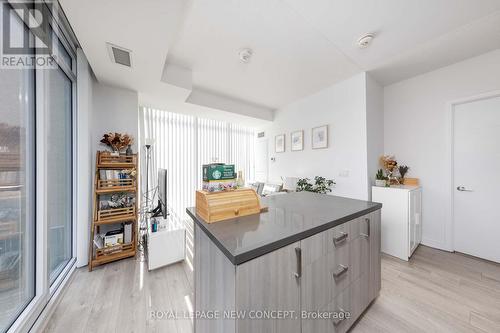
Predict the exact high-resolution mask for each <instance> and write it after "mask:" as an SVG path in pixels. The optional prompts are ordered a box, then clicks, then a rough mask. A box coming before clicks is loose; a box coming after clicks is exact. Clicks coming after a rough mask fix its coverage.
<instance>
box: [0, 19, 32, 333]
mask: <svg viewBox="0 0 500 333" xmlns="http://www.w3.org/2000/svg"><path fill="white" fill-rule="evenodd" d="M10 23H11V25H10V35H11V39H13V40H11V42H13V43H17V44H20V45H22V40H23V37H24V35H25V34H30V32H29V31H28V29H27V28H26V26H25V25H24V23H23V22H22V21H21V19H20V18H19V17H18V16H17V15H13V14H11V19H10ZM34 124H35V70H34V69H0V332H4V331H6V330H7V329H8V328H9V327H10V325H11V324H12V323H13V322H14V321H15V320H16V318H17V317H18V316H19V314H20V313H21V312H22V311H23V310H24V308H25V307H26V306H27V305H28V303H29V302H30V301H31V300H32V299H33V297H34V296H35V268H36V267H35V176H34V174H35V171H34V168H35V126H34Z"/></svg>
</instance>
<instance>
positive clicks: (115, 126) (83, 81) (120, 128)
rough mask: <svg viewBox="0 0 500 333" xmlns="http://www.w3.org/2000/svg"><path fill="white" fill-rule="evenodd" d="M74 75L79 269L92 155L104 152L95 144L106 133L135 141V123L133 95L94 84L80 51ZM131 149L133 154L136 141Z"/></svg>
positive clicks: (84, 254) (84, 253)
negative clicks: (120, 134) (121, 134)
mask: <svg viewBox="0 0 500 333" xmlns="http://www.w3.org/2000/svg"><path fill="white" fill-rule="evenodd" d="M77 74H78V76H77V80H78V81H77V108H78V111H77V155H78V164H77V181H76V182H77V184H76V185H77V199H76V200H77V207H76V214H77V222H76V238H77V239H76V259H77V261H76V265H77V267H81V266H85V265H87V264H88V259H89V258H88V246H89V231H90V222H91V219H92V196H93V181H94V172H95V153H96V151H97V150H103V149H106V147H105V146H103V145H101V144H99V141H100V139H101V138H102V135H103V134H104V133H106V132H109V131H113V132H121V133H129V134H131V135H132V136H133V137H134V139H135V140H137V139H138V138H139V134H138V129H139V122H138V96H137V93H136V92H133V91H129V90H125V89H121V88H115V87H111V86H107V85H104V84H100V83H98V82H97V80H96V79H95V77H94V74H93V72H92V69H91V68H90V66H89V64H88V62H87V59H86V58H85V54H84V53H83V52H82V51H81V50H78V56H77ZM132 148H133V150H134V152H137V141H136V142H135V144H134V145H133V147H132Z"/></svg>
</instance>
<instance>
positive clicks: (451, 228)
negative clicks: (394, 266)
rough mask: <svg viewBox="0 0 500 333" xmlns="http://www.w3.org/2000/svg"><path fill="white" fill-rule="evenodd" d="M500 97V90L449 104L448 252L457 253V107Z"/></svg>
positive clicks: (446, 234)
mask: <svg viewBox="0 0 500 333" xmlns="http://www.w3.org/2000/svg"><path fill="white" fill-rule="evenodd" d="M496 97H500V90H492V91H488V92H485V93H481V94H477V95H472V96H469V97H464V98H460V99H456V100H453V101H451V102H448V103H447V111H448V112H447V116H448V140H449V142H448V149H449V151H448V165H449V170H450V176H449V179H448V181H449V191H450V192H449V195H450V212H449V219H448V221H447V223H446V226H445V244H444V245H445V246H446V249H447V250H448V251H451V252H455V184H454V181H455V165H454V157H455V156H454V154H453V152H454V150H455V149H454V148H455V140H454V138H455V107H456V106H457V105H461V104H466V103H472V102H477V101H481V100H485V99H490V98H496Z"/></svg>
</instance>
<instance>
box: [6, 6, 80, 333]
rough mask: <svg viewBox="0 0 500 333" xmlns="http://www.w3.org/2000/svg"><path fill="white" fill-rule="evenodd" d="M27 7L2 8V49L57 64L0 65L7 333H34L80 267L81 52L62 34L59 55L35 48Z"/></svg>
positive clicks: (57, 34)
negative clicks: (76, 167)
mask: <svg viewBox="0 0 500 333" xmlns="http://www.w3.org/2000/svg"><path fill="white" fill-rule="evenodd" d="M39 4H40V6H45V5H44V4H42V3H39ZM28 5H29V4H24V3H22V4H21V3H20V4H17V3H16V5H15V6H14V5H13V4H11V3H9V2H2V3H1V4H0V8H1V9H2V12H0V28H2V29H5V30H7V32H8V33H5V35H8V36H9V38H8V39H5V35H4V34H2V35H1V36H0V37H1V38H4V40H2V46H3V47H4V48H3V49H2V51H3V52H4V51H5V45H8V46H11V47H12V48H20V47H24V48H25V49H24V51H26V50H27V51H29V52H31V53H30V54H25V53H22V52H21V54H22V56H21V57H24V59H25V58H33V59H38V58H34V57H37V56H40V57H45V58H44V59H49V60H50V59H51V58H50V57H52V59H55V61H56V62H55V65H53V66H50V67H37V68H35V67H33V66H32V67H29V65H26V64H25V66H24V67H21V66H18V67H16V66H13V67H11V68H0V332H6V331H7V330H9V329H10V328H11V327H15V328H16V329H19V330H21V331H27V330H28V329H29V327H30V325H31V324H32V323H33V322H34V321H35V320H36V318H37V317H38V316H39V315H40V313H41V311H42V310H43V308H44V306H45V305H46V304H47V303H48V301H49V300H50V297H51V295H52V294H53V293H54V292H55V291H56V290H57V288H58V286H59V284H58V283H59V281H61V280H62V278H63V277H64V276H65V275H64V273H65V272H68V270H69V268H71V264H72V263H73V262H74V258H73V256H74V254H73V234H74V233H73V171H72V170H73V164H72V161H73V126H74V125H73V111H74V110H73V105H74V89H75V81H76V75H75V73H74V71H75V67H76V63H75V53H74V50H72V49H70V48H69V47H68V45H70V44H69V43H68V42H67V41H68V39H65V40H64V42H61V40H60V38H63V35H64V32H62V31H60V30H59V29H57V31H52V30H50V31H49V33H50V34H51V35H52V36H53V38H52V41H51V42H52V43H53V45H52V48H49V49H51V50H52V52H53V53H52V54H50V55H48V54H43V55H42V52H40V51H39V50H40V49H37V48H33V47H34V46H37V47H38V46H39V45H41V44H40V43H42V42H41V41H40V40H38V39H37V38H36V37H35V35H34V32H33V31H36V30H35V29H34V30H33V31H32V30H30V29H29V28H28V26H27V24H26V22H25V21H23V20H24V19H26V20H28V17H27V16H26V15H24V14H23V13H26V11H25V8H30V9H32V7H23V6H28ZM14 8H15V9H14ZM37 8H41V7H37ZM47 15H48V16H46V17H45V16H43V18H44V19H49V20H50V27H57V22H55V20H52V18H51V16H50V13H48V14H47ZM35 20H36V18H35ZM30 22H31V21H30ZM7 23H8V24H7ZM31 23H32V22H31ZM5 26H7V28H5ZM2 32H3V30H2ZM38 32H40V31H38ZM38 32H37V33H38ZM5 41H8V43H6V42H5ZM26 41H28V42H27V43H26ZM9 43H10V44H9ZM28 47H29V48H28ZM26 48H28V49H26ZM18 51H19V50H18ZM13 54H16V55H19V54H17V53H13ZM2 56H5V54H2ZM21 57H20V58H21ZM20 58H19V59H20ZM33 63H36V64H37V66H40V64H39V62H38V60H36V61H33ZM2 65H3V62H2ZM45 235H46V237H45ZM56 281H58V282H57V283H54V282H56ZM28 309H29V310H28Z"/></svg>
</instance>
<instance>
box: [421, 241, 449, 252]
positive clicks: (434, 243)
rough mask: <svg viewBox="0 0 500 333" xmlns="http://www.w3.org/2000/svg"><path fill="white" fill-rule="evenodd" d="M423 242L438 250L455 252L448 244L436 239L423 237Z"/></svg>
mask: <svg viewBox="0 0 500 333" xmlns="http://www.w3.org/2000/svg"><path fill="white" fill-rule="evenodd" d="M421 244H422V245H425V246H428V247H432V248H435V249H438V250H443V251H448V252H453V249H450V248H449V247H448V246H447V245H446V244H444V243H443V242H440V241H437V240H434V239H428V238H422V243H421Z"/></svg>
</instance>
